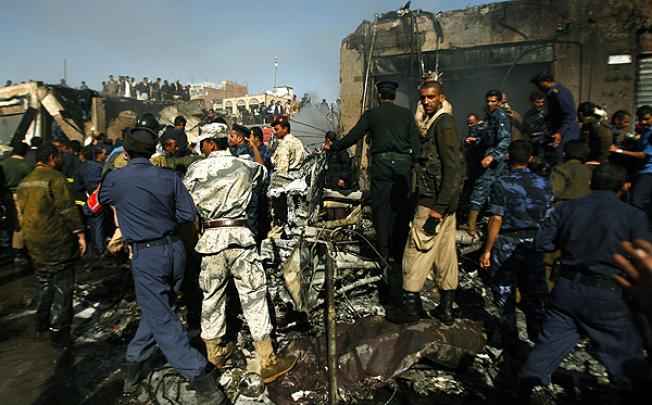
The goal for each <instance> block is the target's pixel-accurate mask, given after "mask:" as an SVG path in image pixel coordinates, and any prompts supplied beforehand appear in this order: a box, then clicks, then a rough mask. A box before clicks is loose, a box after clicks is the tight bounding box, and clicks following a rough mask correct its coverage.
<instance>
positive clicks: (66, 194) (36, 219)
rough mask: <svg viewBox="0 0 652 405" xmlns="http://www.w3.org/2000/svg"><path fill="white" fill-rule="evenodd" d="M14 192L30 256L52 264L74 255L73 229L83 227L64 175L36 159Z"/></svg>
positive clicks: (77, 248)
mask: <svg viewBox="0 0 652 405" xmlns="http://www.w3.org/2000/svg"><path fill="white" fill-rule="evenodd" d="M16 194H17V200H18V208H19V209H20V212H21V213H22V215H23V219H22V222H21V227H22V231H23V235H24V237H25V244H26V246H27V250H28V251H29V254H30V256H31V257H32V260H34V262H36V263H38V264H41V265H48V266H50V265H52V266H54V265H58V264H62V263H65V262H68V261H71V260H73V259H75V258H77V257H78V256H79V247H78V244H77V237H76V236H75V235H74V233H77V232H81V231H83V230H84V226H83V224H82V220H81V216H80V215H79V210H78V208H77V207H76V206H75V202H74V200H73V197H72V195H71V193H70V188H69V187H68V183H67V181H66V178H65V177H64V175H63V174H61V173H60V172H58V171H56V170H54V169H52V168H50V167H48V166H45V165H43V164H40V163H39V164H38V165H37V166H36V169H34V171H33V172H32V173H30V174H29V175H28V176H27V177H25V178H24V179H23V181H21V182H20V184H18V189H17V190H16Z"/></svg>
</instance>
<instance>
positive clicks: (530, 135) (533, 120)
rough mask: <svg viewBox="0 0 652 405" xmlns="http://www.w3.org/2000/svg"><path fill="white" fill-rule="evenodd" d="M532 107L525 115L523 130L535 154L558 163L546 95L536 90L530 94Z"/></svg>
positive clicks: (552, 162) (548, 161)
mask: <svg viewBox="0 0 652 405" xmlns="http://www.w3.org/2000/svg"><path fill="white" fill-rule="evenodd" d="M528 98H529V101H530V106H531V107H530V109H529V110H527V111H526V112H525V115H524V116H523V131H524V135H525V137H526V139H527V140H529V141H530V143H531V144H532V147H533V153H532V154H533V156H539V157H542V158H543V159H544V160H545V161H546V162H547V163H548V164H549V165H551V166H553V165H554V164H555V163H557V152H556V150H555V148H554V147H553V146H552V133H551V132H550V128H549V126H548V111H547V109H546V95H545V94H543V93H542V92H540V91H538V90H536V91H533V92H532V93H530V95H529V97H528Z"/></svg>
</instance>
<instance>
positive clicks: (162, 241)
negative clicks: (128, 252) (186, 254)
mask: <svg viewBox="0 0 652 405" xmlns="http://www.w3.org/2000/svg"><path fill="white" fill-rule="evenodd" d="M178 240H179V237H178V236H177V235H168V236H164V237H162V238H159V239H152V240H145V241H142V242H134V249H144V248H148V247H152V246H163V245H167V244H169V243H174V242H176V241H178Z"/></svg>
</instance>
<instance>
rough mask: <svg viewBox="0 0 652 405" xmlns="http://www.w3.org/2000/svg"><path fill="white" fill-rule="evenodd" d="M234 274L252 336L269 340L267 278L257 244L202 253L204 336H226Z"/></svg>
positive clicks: (200, 281)
mask: <svg viewBox="0 0 652 405" xmlns="http://www.w3.org/2000/svg"><path fill="white" fill-rule="evenodd" d="M229 277H233V281H234V282H235V287H236V288H237V290H238V295H239V297H240V304H241V306H242V312H243V314H244V317H245V320H246V321H247V325H249V330H250V331H251V336H252V337H253V339H254V340H255V341H262V340H266V339H268V338H269V337H270V334H271V332H272V322H271V319H270V315H269V308H268V307H267V279H266V277H265V270H264V269H263V266H262V264H261V262H260V257H259V256H258V252H257V251H256V247H255V246H252V247H248V248H239V247H236V248H229V249H226V250H223V251H221V252H219V253H217V254H214V255H207V256H203V257H202V261H201V272H200V273H199V287H200V288H201V289H202V291H203V292H204V299H203V301H202V310H201V329H202V331H201V337H202V339H204V340H212V339H218V338H222V337H223V336H224V335H225V334H226V290H227V288H226V287H227V283H228V281H229Z"/></svg>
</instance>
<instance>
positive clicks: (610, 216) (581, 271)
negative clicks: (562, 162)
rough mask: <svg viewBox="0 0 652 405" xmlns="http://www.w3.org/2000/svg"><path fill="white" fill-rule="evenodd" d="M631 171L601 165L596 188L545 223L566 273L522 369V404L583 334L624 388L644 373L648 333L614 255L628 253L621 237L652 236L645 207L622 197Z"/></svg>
mask: <svg viewBox="0 0 652 405" xmlns="http://www.w3.org/2000/svg"><path fill="white" fill-rule="evenodd" d="M627 177H628V176H627V171H626V170H625V169H624V168H622V167H619V166H616V165H613V164H606V165H602V166H600V167H598V168H597V169H596V170H595V171H594V172H593V177H592V178H591V189H592V190H593V191H592V193H591V194H590V195H589V196H587V197H584V198H580V199H578V200H573V201H568V202H565V203H563V204H561V205H559V206H558V207H556V208H554V209H553V210H552V212H551V213H550V214H549V216H548V217H547V218H546V220H545V221H544V222H543V224H542V225H541V227H540V228H539V231H538V233H537V235H536V238H535V245H536V249H537V250H538V251H540V252H551V251H554V250H556V249H561V252H562V253H561V277H560V278H559V280H557V282H556V283H555V288H554V289H553V290H552V293H551V295H550V300H549V302H548V309H547V311H546V314H545V318H544V320H543V325H542V327H541V333H540V334H539V339H538V342H537V344H536V346H534V348H533V349H532V351H531V352H530V354H529V356H528V359H527V361H526V362H525V365H524V366H523V368H522V370H521V372H520V373H519V378H520V379H521V387H520V390H519V396H520V398H519V401H518V402H517V403H519V404H525V403H528V401H529V396H530V392H531V389H532V387H533V386H535V385H547V384H549V383H550V374H551V373H552V372H553V371H554V370H555V369H556V368H557V366H558V365H559V363H561V361H562V360H563V359H564V358H565V357H566V355H567V354H568V353H569V352H570V351H571V350H573V348H574V347H575V345H576V344H577V342H578V341H579V340H580V339H581V338H582V337H583V336H588V338H589V340H590V341H591V346H592V347H593V348H594V349H595V352H596V355H597V356H598V358H599V359H600V360H601V361H602V363H603V364H604V366H605V367H606V369H607V371H608V372H609V377H610V379H611V380H612V381H613V383H614V384H615V385H616V386H617V387H618V388H620V389H622V390H624V391H631V390H632V388H633V387H634V384H635V383H637V382H639V381H641V379H642V378H643V375H644V374H643V373H644V369H645V368H644V366H645V359H644V357H643V348H642V344H641V337H640V335H639V333H638V331H637V330H636V326H635V323H634V319H633V316H632V312H631V310H630V309H629V308H628V306H627V303H626V302H625V299H624V298H623V293H622V291H621V288H620V286H619V285H618V284H617V283H616V282H615V281H614V280H613V279H612V277H613V276H614V275H624V272H623V270H622V269H621V268H620V267H619V265H618V263H617V262H616V260H615V259H614V254H615V253H620V254H623V253H624V252H623V250H622V247H621V241H629V242H634V241H635V240H637V239H642V240H649V238H650V235H649V233H648V230H647V224H646V222H647V221H646V218H645V214H644V213H643V212H641V211H640V210H637V209H636V208H633V207H630V206H628V205H627V204H625V203H624V202H622V201H621V200H620V196H622V194H623V193H625V192H627V190H628V189H629V185H630V183H629V182H628V180H627ZM639 398H640V397H639ZM623 403H634V402H633V401H623Z"/></svg>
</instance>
